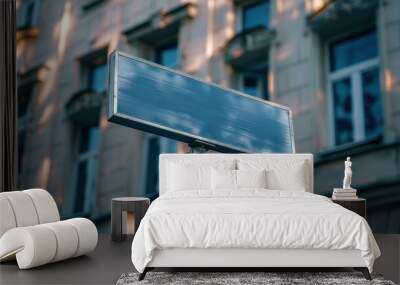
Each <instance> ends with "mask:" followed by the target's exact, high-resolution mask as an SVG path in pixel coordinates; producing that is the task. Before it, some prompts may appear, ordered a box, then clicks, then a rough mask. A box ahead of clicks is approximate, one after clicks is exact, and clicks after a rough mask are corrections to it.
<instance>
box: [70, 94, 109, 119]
mask: <svg viewBox="0 0 400 285" xmlns="http://www.w3.org/2000/svg"><path fill="white" fill-rule="evenodd" d="M103 101H104V96H103V94H102V93H98V92H95V91H93V90H91V89H83V90H80V91H78V92H76V93H75V94H74V95H72V97H71V98H70V99H69V101H68V102H67V104H66V105H65V110H66V114H67V117H68V118H69V119H70V120H71V121H72V122H73V123H76V124H79V125H81V126H82V125H91V124H95V123H97V122H98V120H99V115H100V110H101V106H102V104H103Z"/></svg>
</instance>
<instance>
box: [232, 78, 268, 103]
mask: <svg viewBox="0 0 400 285" xmlns="http://www.w3.org/2000/svg"><path fill="white" fill-rule="evenodd" d="M239 80H240V90H241V91H242V92H243V93H246V94H248V95H251V96H255V97H258V98H261V99H265V100H267V99H268V87H267V72H266V71H265V72H254V73H243V74H241V75H240V79H239Z"/></svg>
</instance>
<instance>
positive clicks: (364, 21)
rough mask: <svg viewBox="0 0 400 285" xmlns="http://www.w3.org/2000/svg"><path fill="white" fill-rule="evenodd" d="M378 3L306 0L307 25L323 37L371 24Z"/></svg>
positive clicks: (348, 0) (346, 0)
mask: <svg viewBox="0 0 400 285" xmlns="http://www.w3.org/2000/svg"><path fill="white" fill-rule="evenodd" d="M378 4H379V3H378V0H369V1H365V0H323V1H321V0H307V2H306V7H307V21H308V25H309V26H310V27H311V29H312V30H314V31H316V32H317V33H319V34H320V35H322V36H324V37H329V36H332V35H335V34H338V33H340V32H343V31H346V30H349V29H352V28H353V27H360V26H367V25H371V24H374V19H375V18H376V12H377V9H378Z"/></svg>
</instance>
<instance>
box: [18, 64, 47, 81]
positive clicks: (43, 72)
mask: <svg viewBox="0 0 400 285" xmlns="http://www.w3.org/2000/svg"><path fill="white" fill-rule="evenodd" d="M49 71H50V70H49V68H48V66H46V65H39V66H35V67H33V68H30V69H28V70H26V71H22V72H21V71H19V72H18V86H23V85H30V84H34V83H37V82H43V81H45V80H46V78H47V76H48V75H49Z"/></svg>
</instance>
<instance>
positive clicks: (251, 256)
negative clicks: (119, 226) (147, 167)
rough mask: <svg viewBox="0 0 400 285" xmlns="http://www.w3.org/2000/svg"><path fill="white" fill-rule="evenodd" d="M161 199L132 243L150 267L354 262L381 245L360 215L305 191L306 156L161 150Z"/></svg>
mask: <svg viewBox="0 0 400 285" xmlns="http://www.w3.org/2000/svg"><path fill="white" fill-rule="evenodd" d="M159 174H160V177H159V190H160V197H159V198H157V199H156V200H154V201H153V203H152V204H151V206H150V208H149V210H148V211H147V213H146V215H145V217H144V218H143V219H142V221H141V223H140V226H139V228H138V230H137V232H136V235H135V237H134V239H133V242H132V262H133V264H134V266H135V268H136V269H137V270H138V271H139V272H140V273H141V274H140V276H139V279H140V280H141V279H143V278H144V277H145V274H146V272H147V271H149V270H150V269H153V268H158V267H163V268H165V267H167V268H171V267H179V268H182V267H196V268H198V267H224V268H226V267H234V268H238V269H240V270H244V269H243V268H246V267H247V268H250V267H251V268H254V267H262V268H265V267H302V268H304V267H353V268H355V269H358V270H361V271H362V272H363V274H364V276H365V277H366V278H367V279H370V278H371V277H370V274H369V273H370V272H372V269H373V264H374V260H375V259H376V258H378V257H379V255H380V251H379V248H378V246H377V244H376V241H375V239H374V237H373V235H372V232H371V229H370V227H369V226H368V223H367V222H366V220H365V219H364V218H362V217H361V216H359V215H357V214H355V213H353V212H351V211H349V210H347V209H345V208H343V207H341V206H340V205H337V204H335V203H333V202H331V201H330V199H328V198H326V197H323V196H320V195H316V194H313V157H312V155H311V154H162V155H161V156H160V163H159Z"/></svg>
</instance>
